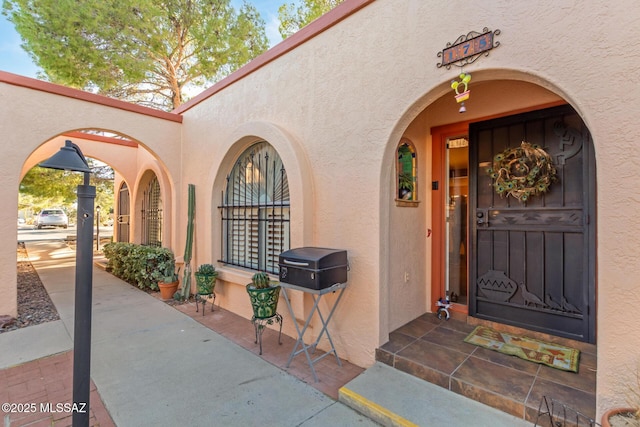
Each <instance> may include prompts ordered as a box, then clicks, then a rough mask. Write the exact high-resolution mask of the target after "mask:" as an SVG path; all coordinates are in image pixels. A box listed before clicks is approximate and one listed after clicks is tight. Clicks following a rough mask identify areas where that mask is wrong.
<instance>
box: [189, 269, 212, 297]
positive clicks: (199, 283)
mask: <svg viewBox="0 0 640 427" xmlns="http://www.w3.org/2000/svg"><path fill="white" fill-rule="evenodd" d="M194 276H195V277H196V288H197V290H198V294H200V295H211V294H212V293H213V288H214V287H215V286H216V275H214V274H200V273H195V274H194Z"/></svg>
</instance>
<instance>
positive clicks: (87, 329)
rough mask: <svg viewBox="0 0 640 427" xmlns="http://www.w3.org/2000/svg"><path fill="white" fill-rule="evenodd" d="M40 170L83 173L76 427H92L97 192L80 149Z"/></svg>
mask: <svg viewBox="0 0 640 427" xmlns="http://www.w3.org/2000/svg"><path fill="white" fill-rule="evenodd" d="M39 166H40V167H43V168H50V169H62V170H68V171H73V172H83V173H84V183H83V184H82V185H78V219H77V237H76V239H77V245H76V282H75V288H76V289H75V316H74V328H73V414H72V422H73V426H74V427H81V426H89V391H90V385H91V373H90V370H91V293H92V287H93V283H92V282H93V218H92V217H93V202H94V199H95V198H96V188H95V187H94V186H91V185H89V174H90V173H91V169H89V164H88V163H87V160H86V159H85V158H84V156H83V155H82V151H80V147H78V146H77V145H75V144H74V143H73V142H71V141H69V140H67V141H65V145H64V147H62V148H61V149H60V151H58V152H57V153H56V154H55V155H53V156H52V157H51V158H49V159H48V160H46V161H44V162H42V163H40V165H39Z"/></svg>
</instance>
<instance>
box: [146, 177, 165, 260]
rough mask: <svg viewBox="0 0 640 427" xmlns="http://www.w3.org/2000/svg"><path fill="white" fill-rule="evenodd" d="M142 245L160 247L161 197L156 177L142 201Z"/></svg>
mask: <svg viewBox="0 0 640 427" xmlns="http://www.w3.org/2000/svg"><path fill="white" fill-rule="evenodd" d="M142 244H143V245H147V246H155V247H161V246H162V197H161V195H160V183H159V182H158V178H157V177H153V179H152V180H151V182H150V183H149V185H148V186H147V188H146V190H145V191H144V196H143V199H142Z"/></svg>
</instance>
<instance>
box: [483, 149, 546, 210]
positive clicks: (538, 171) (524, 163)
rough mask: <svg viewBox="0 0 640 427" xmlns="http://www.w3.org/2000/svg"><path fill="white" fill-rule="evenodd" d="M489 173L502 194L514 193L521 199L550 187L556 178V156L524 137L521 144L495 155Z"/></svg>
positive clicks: (543, 191) (514, 195) (497, 189)
mask: <svg viewBox="0 0 640 427" xmlns="http://www.w3.org/2000/svg"><path fill="white" fill-rule="evenodd" d="M487 174H489V176H490V177H491V178H492V179H493V188H494V189H495V191H496V193H498V194H499V195H500V196H505V195H507V196H513V197H515V198H516V199H518V200H519V201H521V202H526V201H527V200H528V199H529V197H531V196H535V195H538V194H542V193H546V192H547V191H549V187H550V186H551V183H552V182H553V181H555V180H556V179H557V178H556V168H555V166H554V165H553V159H552V158H551V156H550V155H549V154H547V152H546V151H544V150H543V149H542V148H540V147H538V146H537V145H536V144H530V143H528V142H525V141H522V143H521V144H520V146H519V147H516V148H508V149H506V150H504V151H503V152H502V153H500V154H497V155H496V156H495V157H494V158H493V165H492V167H490V168H488V169H487Z"/></svg>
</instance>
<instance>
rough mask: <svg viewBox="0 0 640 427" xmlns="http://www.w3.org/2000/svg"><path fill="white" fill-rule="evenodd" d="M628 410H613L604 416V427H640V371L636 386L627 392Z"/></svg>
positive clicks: (637, 373)
mask: <svg viewBox="0 0 640 427" xmlns="http://www.w3.org/2000/svg"><path fill="white" fill-rule="evenodd" d="M627 403H628V404H629V407H628V408H613V409H610V410H608V411H607V412H605V413H604V414H603V415H602V427H622V426H624V427H640V371H639V372H636V385H631V386H630V387H629V390H628V392H627Z"/></svg>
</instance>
